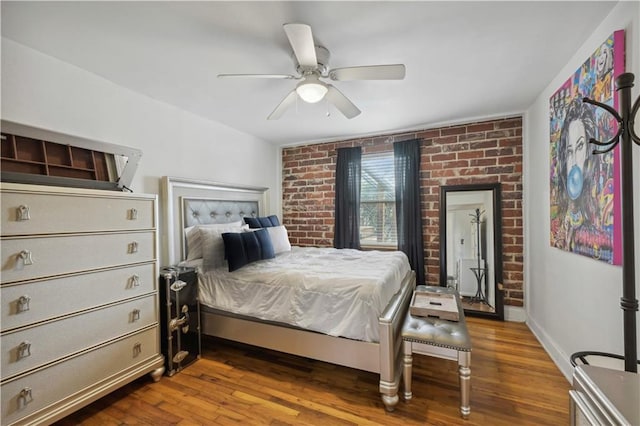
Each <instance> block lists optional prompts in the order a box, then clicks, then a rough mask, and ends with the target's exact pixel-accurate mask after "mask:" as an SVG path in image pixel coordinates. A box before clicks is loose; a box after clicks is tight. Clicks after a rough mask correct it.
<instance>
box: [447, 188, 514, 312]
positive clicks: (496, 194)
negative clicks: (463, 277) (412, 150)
mask: <svg viewBox="0 0 640 426" xmlns="http://www.w3.org/2000/svg"><path fill="white" fill-rule="evenodd" d="M463 191H492V193H493V197H492V198H493V232H494V238H493V251H494V259H495V260H498V261H494V263H495V265H494V277H493V283H494V284H493V285H494V294H495V301H494V304H495V312H483V311H477V310H472V309H465V313H466V314H470V315H473V316H479V317H487V318H493V319H499V320H504V300H503V299H504V295H503V284H502V273H503V271H502V208H501V206H502V202H501V195H500V193H501V185H500V182H496V183H479V184H465V185H442V186H440V223H439V228H440V233H439V235H440V286H441V287H446V286H447V246H446V244H447V235H446V232H447V194H448V193H450V192H463Z"/></svg>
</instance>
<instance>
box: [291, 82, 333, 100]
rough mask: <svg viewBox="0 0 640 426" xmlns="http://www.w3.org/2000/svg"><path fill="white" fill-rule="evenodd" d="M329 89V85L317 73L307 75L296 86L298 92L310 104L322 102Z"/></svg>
mask: <svg viewBox="0 0 640 426" xmlns="http://www.w3.org/2000/svg"><path fill="white" fill-rule="evenodd" d="M328 90H329V88H328V87H327V85H326V84H324V83H323V82H321V81H320V80H319V79H318V77H317V76H315V75H310V76H308V77H306V78H305V79H304V80H303V81H301V82H300V83H299V84H298V86H296V93H297V94H298V96H300V99H302V100H303V101H305V102H307V103H310V104H315V103H316V102H320V101H321V100H322V98H324V95H326V94H327V91H328Z"/></svg>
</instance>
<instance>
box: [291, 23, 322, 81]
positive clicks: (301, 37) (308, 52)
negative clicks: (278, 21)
mask: <svg viewBox="0 0 640 426" xmlns="http://www.w3.org/2000/svg"><path fill="white" fill-rule="evenodd" d="M284 32H285V33H286V34H287V37H288V38H289V43H290V44H291V47H292V48H293V53H294V54H295V55H296V59H297V60H298V64H299V65H300V66H302V67H304V68H309V69H312V70H314V69H316V68H317V67H318V59H317V58H316V46H315V43H314V42H313V34H312V33H311V27H310V26H309V25H306V24H284Z"/></svg>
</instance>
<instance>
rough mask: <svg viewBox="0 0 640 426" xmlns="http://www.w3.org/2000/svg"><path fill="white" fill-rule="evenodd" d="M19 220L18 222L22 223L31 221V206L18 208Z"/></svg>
mask: <svg viewBox="0 0 640 426" xmlns="http://www.w3.org/2000/svg"><path fill="white" fill-rule="evenodd" d="M16 211H17V218H16V220H17V221H18V222H22V221H25V220H29V219H31V213H30V212H29V206H26V205H24V204H22V205H21V206H19V207H18V208H17V210H16Z"/></svg>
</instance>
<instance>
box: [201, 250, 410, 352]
mask: <svg viewBox="0 0 640 426" xmlns="http://www.w3.org/2000/svg"><path fill="white" fill-rule="evenodd" d="M409 269H410V266H409V261H408V259H407V257H406V255H405V254H404V253H402V252H398V251H394V252H381V251H358V250H350V249H342V250H338V249H333V248H313V247H293V249H292V251H291V252H286V253H281V254H279V255H277V256H276V258H275V259H270V260H262V261H259V262H255V263H251V264H249V265H247V266H245V267H243V268H241V269H239V270H237V271H235V272H228V271H227V269H226V268H218V269H215V270H213V271H210V272H208V273H201V274H199V277H200V279H199V280H200V302H201V303H203V304H204V305H207V306H210V307H212V308H216V309H220V310H224V311H229V312H233V313H236V314H242V315H248V316H253V317H257V318H260V319H263V320H269V321H276V322H281V323H286V324H290V325H294V326H297V327H301V328H304V329H307V330H313V331H318V332H322V333H325V334H329V335H332V336H342V337H348V338H351V339H357V340H364V341H368V342H377V341H379V339H380V336H379V331H378V317H379V316H380V315H381V314H382V311H383V310H384V308H385V307H386V306H387V303H388V302H389V300H390V299H391V297H392V296H393V295H394V294H395V293H396V292H397V291H398V290H399V289H400V284H401V281H402V278H403V277H404V276H405V275H406V274H407V272H408V271H409Z"/></svg>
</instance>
